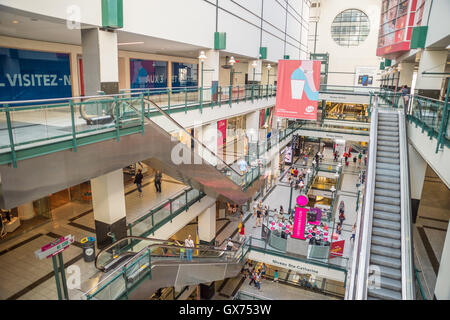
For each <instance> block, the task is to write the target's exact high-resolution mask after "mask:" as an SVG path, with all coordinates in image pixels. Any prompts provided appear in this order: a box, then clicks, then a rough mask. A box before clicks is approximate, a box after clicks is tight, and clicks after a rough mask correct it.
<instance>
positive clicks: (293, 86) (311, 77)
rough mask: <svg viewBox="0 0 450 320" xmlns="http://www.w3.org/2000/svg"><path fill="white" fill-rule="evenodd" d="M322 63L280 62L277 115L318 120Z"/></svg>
mask: <svg viewBox="0 0 450 320" xmlns="http://www.w3.org/2000/svg"><path fill="white" fill-rule="evenodd" d="M320 65H321V62H320V61H312V60H280V61H279V63H278V79H277V98H276V104H275V115H276V116H278V117H285V118H295V119H304V120H317V106H318V101H319V86H320Z"/></svg>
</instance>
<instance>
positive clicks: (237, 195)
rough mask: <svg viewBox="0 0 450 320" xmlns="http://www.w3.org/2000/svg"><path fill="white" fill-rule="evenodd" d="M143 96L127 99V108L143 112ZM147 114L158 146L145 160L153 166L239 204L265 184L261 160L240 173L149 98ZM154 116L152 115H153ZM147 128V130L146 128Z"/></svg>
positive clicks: (204, 190) (211, 193) (149, 126)
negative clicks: (151, 155) (141, 104)
mask: <svg viewBox="0 0 450 320" xmlns="http://www.w3.org/2000/svg"><path fill="white" fill-rule="evenodd" d="M133 101H135V102H137V103H138V104H140V103H141V102H142V99H136V100H133V99H128V100H127V101H126V102H124V103H127V104H128V107H129V108H131V109H132V110H133V111H134V112H137V113H140V114H141V115H142V113H141V111H140V110H141V107H140V105H137V104H136V103H134V102H133ZM143 101H144V103H145V110H147V112H145V114H144V115H142V116H144V117H145V118H146V121H147V123H146V130H150V131H151V134H152V137H153V138H154V139H153V140H154V141H157V145H154V146H153V154H154V155H153V157H151V158H149V159H147V160H144V161H142V162H144V163H146V164H147V165H149V166H151V167H152V168H154V169H158V170H162V171H163V172H165V173H166V174H168V175H169V176H171V177H173V178H175V179H176V180H178V181H182V182H183V183H185V184H187V185H191V186H193V187H194V188H196V189H198V190H201V191H203V192H205V193H206V194H207V195H209V196H211V197H216V198H219V199H221V200H225V201H229V200H231V201H233V202H235V203H238V204H243V203H245V202H246V201H247V200H248V199H250V198H251V197H252V196H253V195H254V194H255V192H256V191H257V190H258V189H259V188H260V187H261V185H262V183H263V176H264V171H265V167H264V165H262V164H261V163H260V164H258V166H255V167H249V170H248V172H246V173H241V172H238V167H237V166H235V167H233V166H231V165H228V164H227V163H226V162H225V161H224V160H223V159H222V158H220V157H219V156H217V154H216V153H215V152H214V151H211V150H210V149H209V148H208V147H207V146H206V145H205V144H204V143H202V142H200V141H199V140H198V139H196V138H195V137H194V136H192V135H191V133H190V132H189V131H188V130H186V129H185V128H184V127H183V126H181V125H180V124H179V123H178V122H177V121H175V120H174V119H173V118H172V117H171V116H170V115H169V114H167V112H165V111H163V110H162V109H161V108H160V107H159V106H158V105H157V104H156V103H155V102H153V101H152V100H150V99H148V98H144V99H143ZM150 115H151V116H150ZM147 128H148V129H147Z"/></svg>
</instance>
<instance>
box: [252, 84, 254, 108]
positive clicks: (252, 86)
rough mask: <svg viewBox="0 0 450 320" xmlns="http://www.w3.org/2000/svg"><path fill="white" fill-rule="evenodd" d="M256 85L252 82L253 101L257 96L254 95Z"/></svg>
mask: <svg viewBox="0 0 450 320" xmlns="http://www.w3.org/2000/svg"><path fill="white" fill-rule="evenodd" d="M254 87H255V84H254V83H253V82H252V103H253V102H254V101H255V97H254Z"/></svg>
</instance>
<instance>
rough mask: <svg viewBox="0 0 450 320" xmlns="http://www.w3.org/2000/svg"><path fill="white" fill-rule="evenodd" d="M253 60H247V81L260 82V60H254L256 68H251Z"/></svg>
mask: <svg viewBox="0 0 450 320" xmlns="http://www.w3.org/2000/svg"><path fill="white" fill-rule="evenodd" d="M252 64H253V60H249V62H248V71H247V73H248V81H255V82H261V70H262V61H261V60H256V68H254V69H253V66H252ZM253 70H255V73H254V74H255V78H254V79H253Z"/></svg>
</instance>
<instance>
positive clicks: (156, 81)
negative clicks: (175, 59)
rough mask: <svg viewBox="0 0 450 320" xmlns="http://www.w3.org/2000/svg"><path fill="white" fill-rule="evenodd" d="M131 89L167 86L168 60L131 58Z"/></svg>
mask: <svg viewBox="0 0 450 320" xmlns="http://www.w3.org/2000/svg"><path fill="white" fill-rule="evenodd" d="M130 79H131V89H138V88H166V87H167V62H165V61H153V60H140V59H130Z"/></svg>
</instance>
